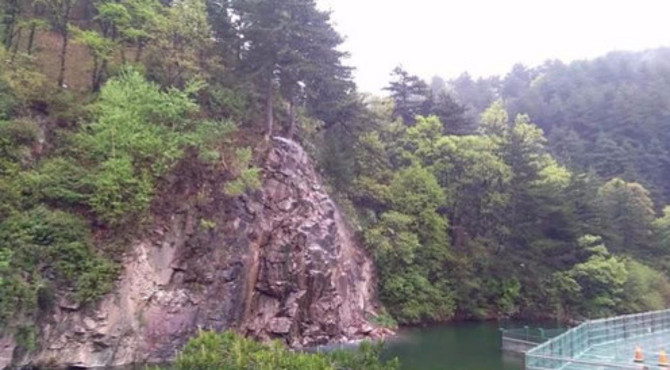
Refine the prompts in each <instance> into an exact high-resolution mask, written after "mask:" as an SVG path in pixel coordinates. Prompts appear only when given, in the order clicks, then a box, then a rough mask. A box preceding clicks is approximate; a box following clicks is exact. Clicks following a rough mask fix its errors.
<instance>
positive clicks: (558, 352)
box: [525, 310, 670, 370]
mask: <svg viewBox="0 0 670 370" xmlns="http://www.w3.org/2000/svg"><path fill="white" fill-rule="evenodd" d="M638 346H639V347H640V349H641V350H642V355H643V359H644V361H643V362H642V363H636V362H635V361H634V358H635V355H636V347H638ZM661 351H666V352H668V353H670V310H664V311H655V312H647V313H642V314H635V315H626V316H617V317H613V318H608V319H601V320H593V321H588V322H585V323H583V324H581V325H579V326H577V327H575V328H572V329H570V330H568V331H567V332H565V333H564V334H562V335H559V336H557V337H556V338H553V339H551V340H549V341H547V342H546V343H543V344H541V345H538V346H537V347H535V348H533V349H531V350H530V351H528V352H527V353H526V358H525V359H526V369H528V370H548V369H560V370H596V369H597V370H606V369H614V370H615V369H630V370H641V369H649V370H652V369H653V370H657V369H670V367H668V366H661V364H659V355H660V353H661Z"/></svg>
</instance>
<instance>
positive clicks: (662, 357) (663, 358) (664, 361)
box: [658, 351, 670, 367]
mask: <svg viewBox="0 0 670 370" xmlns="http://www.w3.org/2000/svg"><path fill="white" fill-rule="evenodd" d="M668 365H670V364H669V363H668V356H667V355H666V354H665V351H661V353H659V355H658V366H663V367H667V366H668Z"/></svg>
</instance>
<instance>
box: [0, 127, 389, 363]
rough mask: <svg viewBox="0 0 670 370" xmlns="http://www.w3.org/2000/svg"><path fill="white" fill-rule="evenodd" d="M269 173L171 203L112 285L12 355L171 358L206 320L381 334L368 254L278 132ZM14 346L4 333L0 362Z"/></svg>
mask: <svg viewBox="0 0 670 370" xmlns="http://www.w3.org/2000/svg"><path fill="white" fill-rule="evenodd" d="M263 172H264V185H263V187H262V188H261V189H259V190H258V191H257V192H255V193H254V194H253V195H250V196H243V197H240V198H238V199H230V198H228V197H226V196H225V195H223V194H219V195H217V196H214V197H213V199H212V201H211V202H210V203H209V204H207V205H206V206H186V207H181V208H178V207H174V209H173V212H171V213H170V214H169V217H166V220H165V222H163V223H161V224H160V226H157V227H156V228H155V229H152V232H151V233H149V234H150V236H149V237H147V238H146V239H144V240H139V241H137V242H136V243H134V245H133V246H132V248H130V252H129V253H128V254H127V255H126V256H124V271H123V273H122V275H121V277H120V279H119V281H118V282H117V285H116V289H115V290H114V291H113V292H112V293H110V294H108V295H107V296H106V297H105V298H104V299H103V300H102V301H101V302H99V303H98V304H97V305H96V307H92V308H91V307H89V308H80V307H78V306H76V305H74V304H71V303H70V302H68V301H65V300H64V301H62V302H59V304H58V305H56V307H55V308H54V312H53V314H52V315H51V317H49V318H48V319H46V320H45V321H44V322H45V323H44V325H43V326H42V327H41V330H40V332H41V335H40V338H41V340H40V343H39V349H38V350H37V351H35V352H33V353H31V354H28V355H23V356H22V357H21V358H14V363H15V364H18V365H27V364H36V365H39V364H49V365H59V366H76V367H94V366H117V365H127V364H131V363H144V362H162V361H169V360H170V359H172V358H173V357H174V355H175V354H176V352H177V351H179V349H180V348H181V347H182V346H183V345H184V344H185V343H186V341H187V340H188V339H189V338H190V337H191V336H193V335H194V334H196V333H197V331H198V330H199V329H201V328H202V329H213V330H219V331H221V330H227V329H234V330H237V331H240V332H242V333H245V334H247V335H250V336H253V337H256V338H258V339H261V340H266V339H280V340H283V341H285V342H286V343H287V344H288V345H290V346H293V347H304V346H313V345H319V344H327V343H335V342H345V341H350V340H357V339H361V338H366V337H376V336H378V335H379V331H376V330H374V329H373V328H372V327H371V325H370V324H369V322H368V321H367V319H366V317H367V315H368V313H369V312H371V311H373V310H374V307H373V306H374V299H373V297H374V294H373V282H372V279H373V267H372V266H373V265H372V261H371V260H370V258H369V257H368V256H367V255H366V254H365V253H364V251H363V250H362V249H361V248H360V247H359V246H358V245H357V244H356V242H355V240H354V238H353V237H352V235H351V232H350V230H349V227H348V226H347V224H346V223H345V221H344V220H343V218H342V216H341V214H340V212H339V211H338V209H337V207H336V205H335V203H334V202H333V201H332V199H331V198H330V197H329V196H328V194H326V193H325V191H324V190H323V186H322V182H321V180H320V178H319V177H318V175H317V174H316V172H315V170H314V168H313V166H312V164H311V163H310V160H309V158H308V156H307V154H306V153H305V152H304V151H303V149H302V148H301V147H300V146H299V145H298V144H296V143H294V142H292V141H289V140H285V139H281V138H275V140H274V145H273V148H272V149H271V150H270V152H269V154H268V155H267V158H266V161H265V164H264V166H263ZM213 186H219V187H222V184H213ZM204 219H206V220H207V222H206V223H205V224H206V225H208V226H207V227H203V226H201V225H202V224H203V222H202V221H203V220H204ZM199 225H200V226H199ZM212 225H214V226H212ZM13 346H14V344H13V342H12V341H11V339H9V338H3V339H0V360H1V359H2V358H3V356H4V357H11V352H12V351H11V350H13ZM8 353H9V354H8ZM0 363H1V362H0Z"/></svg>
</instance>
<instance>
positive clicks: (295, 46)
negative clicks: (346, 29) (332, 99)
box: [231, 0, 344, 139]
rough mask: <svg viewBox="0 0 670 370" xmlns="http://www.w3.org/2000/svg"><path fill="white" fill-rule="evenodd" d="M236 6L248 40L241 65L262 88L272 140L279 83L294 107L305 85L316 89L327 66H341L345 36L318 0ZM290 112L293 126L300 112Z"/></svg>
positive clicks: (246, 0)
mask: <svg viewBox="0 0 670 370" xmlns="http://www.w3.org/2000/svg"><path fill="white" fill-rule="evenodd" d="M231 5H232V9H233V11H234V12H235V14H236V16H237V18H238V19H239V28H238V32H239V34H240V36H241V37H242V38H243V40H245V41H246V45H245V47H244V48H243V52H242V56H241V58H240V59H241V66H242V68H243V69H245V70H246V72H248V73H249V74H250V75H251V76H252V77H253V79H254V80H255V81H256V83H257V85H258V87H259V90H261V91H262V94H263V98H264V101H265V121H266V126H267V128H266V138H268V139H269V137H270V136H272V133H273V131H274V104H275V102H274V101H275V94H276V92H277V87H279V88H280V92H281V93H282V95H283V96H284V98H286V100H287V101H288V102H289V104H290V105H291V106H292V108H290V109H291V110H293V109H294V108H295V102H296V99H297V98H298V96H299V94H301V93H303V90H302V88H301V87H302V86H304V87H305V91H304V93H305V94H310V92H311V93H313V92H314V91H316V90H317V89H318V88H319V86H318V85H319V84H318V83H315V82H318V81H319V75H320V74H321V73H323V71H333V70H337V69H338V68H341V57H342V56H343V55H344V54H343V53H341V52H339V51H337V50H336V49H335V48H336V47H337V46H338V45H339V44H341V42H342V39H341V37H340V36H339V35H338V34H337V33H336V32H335V31H334V30H333V28H332V26H331V25H330V23H329V22H330V15H329V14H328V13H326V12H322V11H319V10H318V9H316V3H315V2H314V1H313V0H287V1H277V0H234V1H232V4H231ZM290 116H292V117H293V119H292V120H291V122H290V126H291V127H293V128H294V126H295V114H290ZM291 130H292V129H291Z"/></svg>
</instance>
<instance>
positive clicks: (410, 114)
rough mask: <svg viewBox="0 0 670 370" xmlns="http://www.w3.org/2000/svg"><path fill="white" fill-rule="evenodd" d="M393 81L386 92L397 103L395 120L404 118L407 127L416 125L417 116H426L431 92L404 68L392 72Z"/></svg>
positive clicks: (421, 81)
mask: <svg viewBox="0 0 670 370" xmlns="http://www.w3.org/2000/svg"><path fill="white" fill-rule="evenodd" d="M391 76H392V77H393V80H392V81H391V83H390V84H389V86H388V87H386V88H385V90H388V91H390V92H391V97H392V98H393V101H394V102H395V109H394V110H393V118H398V117H400V118H402V121H403V122H404V123H405V124H406V125H412V124H414V121H415V117H416V116H417V115H425V114H426V113H427V112H426V110H427V109H426V108H428V107H427V104H429V99H428V98H429V95H430V90H429V89H428V85H427V84H426V83H425V82H424V81H423V80H421V79H420V78H419V77H417V76H414V75H410V74H409V73H408V72H407V71H405V70H404V69H403V68H402V67H396V68H395V69H394V70H393V72H391Z"/></svg>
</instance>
